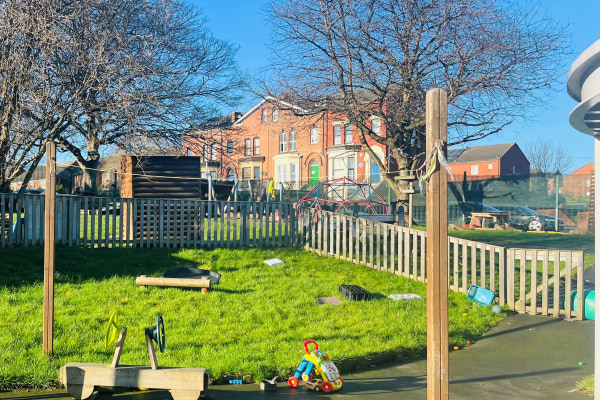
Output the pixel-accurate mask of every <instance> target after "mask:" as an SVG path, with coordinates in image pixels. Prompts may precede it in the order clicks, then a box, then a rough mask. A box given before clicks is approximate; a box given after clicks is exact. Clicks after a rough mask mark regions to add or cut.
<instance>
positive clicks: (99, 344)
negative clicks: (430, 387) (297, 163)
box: [0, 247, 502, 389]
mask: <svg viewBox="0 0 600 400" xmlns="http://www.w3.org/2000/svg"><path fill="white" fill-rule="evenodd" d="M275 257H277V258H280V259H282V260H283V261H285V265H281V266H276V267H269V266H267V265H265V264H264V260H266V259H270V258H275ZM178 266H179V267H201V268H206V269H211V270H214V271H217V272H219V273H220V274H221V275H222V278H221V283H220V284H219V285H218V286H215V287H213V288H212V289H211V291H210V292H209V293H208V294H207V295H203V294H202V293H201V292H200V291H199V290H186V289H178V288H164V287H148V288H146V289H142V288H139V287H138V286H136V284H135V278H136V277H137V276H139V275H141V274H145V275H150V276H161V275H162V273H163V272H164V271H165V270H166V269H167V268H170V267H178ZM0 270H1V272H2V275H3V276H2V280H1V282H2V283H1V284H0V315H2V318H1V319H0V332H2V334H1V335H0V351H1V352H2V364H0V368H1V373H0V388H2V389H6V388H17V387H35V388H41V387H50V386H55V385H58V372H59V368H60V366H62V365H64V364H65V363H67V362H70V361H79V362H99V363H107V364H109V363H110V362H111V360H112V353H113V351H114V347H113V348H111V349H109V350H105V349H104V331H105V327H106V324H107V321H108V318H109V315H110V313H111V311H113V310H115V311H116V312H117V313H118V317H119V323H120V324H122V325H123V326H126V327H127V328H128V334H127V340H126V342H125V348H124V352H123V356H122V358H121V362H122V363H123V364H138V365H149V364H150V362H149V359H148V354H147V351H146V348H145V341H144V328H147V327H151V326H153V325H154V324H155V321H156V315H157V313H161V314H162V315H163V317H164V321H165V331H166V345H167V346H166V347H167V349H166V351H165V352H164V353H160V352H159V353H158V362H159V365H161V366H180V367H203V368H208V369H209V370H210V374H211V377H212V378H213V379H215V381H216V382H224V381H226V380H227V379H231V378H233V377H235V378H238V379H239V378H242V379H244V380H245V381H247V382H250V381H260V380H262V379H265V378H271V377H272V376H274V375H279V376H281V377H284V378H286V379H287V377H288V376H290V375H291V374H293V373H294V372H295V370H296V368H297V366H298V364H299V363H300V361H301V359H302V356H303V351H304V350H303V346H302V344H303V342H304V340H306V339H309V338H310V339H314V340H316V341H317V342H318V344H319V348H320V349H321V350H323V351H325V352H327V353H328V354H329V355H330V356H331V357H332V358H333V360H334V362H335V363H336V365H337V366H338V368H339V369H340V372H341V374H342V376H343V375H344V374H345V373H348V372H350V371H353V370H359V369H364V368H369V367H370V366H372V365H377V364H380V363H384V362H389V361H402V360H412V359H417V358H422V357H424V356H425V355H426V342H427V338H426V301H425V300H424V299H423V300H409V301H394V300H391V299H389V298H388V295H390V294H394V293H415V294H417V295H419V296H422V297H423V298H425V295H426V286H425V284H423V283H418V282H414V281H411V280H408V279H405V278H402V277H399V276H395V275H391V274H389V273H386V272H381V271H376V270H373V269H370V268H368V267H364V266H360V265H353V264H352V263H349V262H346V261H340V260H336V259H333V258H330V257H319V256H317V255H315V254H312V253H309V252H305V251H303V250H298V249H282V248H277V249H275V248H274V249H255V248H251V249H241V250H237V249H236V250H223V249H218V250H211V251H208V250H173V249H142V250H139V249H135V250H132V249H83V248H66V247H57V248H56V271H57V276H56V286H55V288H56V291H55V324H54V354H53V355H52V356H44V355H43V354H42V319H43V317H42V313H43V310H42V304H43V248H11V249H3V250H2V267H1V269H0ZM342 283H344V284H352V285H360V286H362V287H363V288H365V289H367V290H368V291H369V292H370V293H371V300H369V301H361V302H353V301H348V300H346V299H344V298H343V297H342V296H341V295H339V294H338V285H339V284H342ZM329 296H337V297H338V298H340V299H341V301H342V304H340V305H331V304H324V305H319V304H318V302H317V301H316V298H318V297H329ZM449 297H450V299H449V320H450V326H449V331H450V339H449V344H450V347H454V346H463V345H465V343H466V341H467V340H476V339H477V338H478V337H479V336H480V335H482V334H483V333H484V332H485V331H487V330H488V329H489V328H490V327H491V326H493V325H494V324H495V323H497V321H498V320H499V319H501V318H502V314H500V315H498V314H493V313H492V312H491V309H490V307H483V306H479V305H477V304H474V303H473V302H471V301H469V300H468V299H467V298H466V296H465V295H462V294H456V293H452V292H451V293H450V296H449Z"/></svg>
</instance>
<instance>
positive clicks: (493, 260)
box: [490, 246, 498, 296]
mask: <svg viewBox="0 0 600 400" xmlns="http://www.w3.org/2000/svg"><path fill="white" fill-rule="evenodd" d="M496 251H497V247H496V246H490V290H491V291H492V292H494V293H496V296H498V292H497V291H496Z"/></svg>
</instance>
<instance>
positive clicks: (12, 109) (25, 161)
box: [0, 0, 66, 193]
mask: <svg viewBox="0 0 600 400" xmlns="http://www.w3.org/2000/svg"><path fill="white" fill-rule="evenodd" d="M46 5H47V3H46V1H45V0H1V1H0V120H1V125H0V159H1V160H2V162H1V163H0V193H6V192H9V191H10V185H11V183H12V182H13V181H14V180H15V178H16V177H17V176H19V175H20V174H21V173H23V172H25V171H28V173H27V174H26V178H25V180H26V181H27V180H29V178H30V176H31V174H32V173H33V170H34V169H35V167H36V166H37V165H38V163H39V162H40V161H41V160H42V158H43V156H44V152H45V144H46V142H47V141H48V140H51V139H52V137H53V135H56V134H58V133H60V132H62V131H63V130H64V128H65V126H66V124H65V121H64V120H62V119H60V118H53V117H52V116H50V117H47V118H44V120H43V121H40V120H37V119H36V118H32V116H33V114H32V112H31V110H32V109H33V108H36V109H45V110H47V111H48V112H50V113H51V112H52V110H53V109H54V107H53V104H52V99H51V98H49V97H48V93H50V91H51V89H50V86H49V84H48V81H47V80H46V79H45V77H46V76H47V72H48V70H49V67H48V65H47V63H46V62H45V60H43V58H42V57H41V53H42V49H43V48H45V47H47V46H49V45H51V40H49V39H50V38H52V35H49V34H48V32H49V31H50V30H51V29H52V27H51V26H50V23H49V19H48V18H47V17H48V16H47V14H46V11H47V10H48V8H47V7H46ZM24 188H25V185H24V186H23V187H22V189H24Z"/></svg>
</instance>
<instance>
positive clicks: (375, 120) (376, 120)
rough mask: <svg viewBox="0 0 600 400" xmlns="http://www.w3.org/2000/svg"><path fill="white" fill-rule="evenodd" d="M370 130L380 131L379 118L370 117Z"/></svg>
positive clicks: (378, 132)
mask: <svg viewBox="0 0 600 400" xmlns="http://www.w3.org/2000/svg"><path fill="white" fill-rule="evenodd" d="M371 131H373V133H377V134H380V133H381V118H379V117H373V119H371Z"/></svg>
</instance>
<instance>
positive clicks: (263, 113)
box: [260, 108, 267, 124]
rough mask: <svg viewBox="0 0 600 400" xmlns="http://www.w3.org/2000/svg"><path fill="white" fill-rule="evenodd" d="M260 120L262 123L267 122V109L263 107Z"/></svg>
mask: <svg viewBox="0 0 600 400" xmlns="http://www.w3.org/2000/svg"><path fill="white" fill-rule="evenodd" d="M260 122H261V123H263V124H264V123H266V122H267V109H266V108H263V109H262V111H261V114H260Z"/></svg>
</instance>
